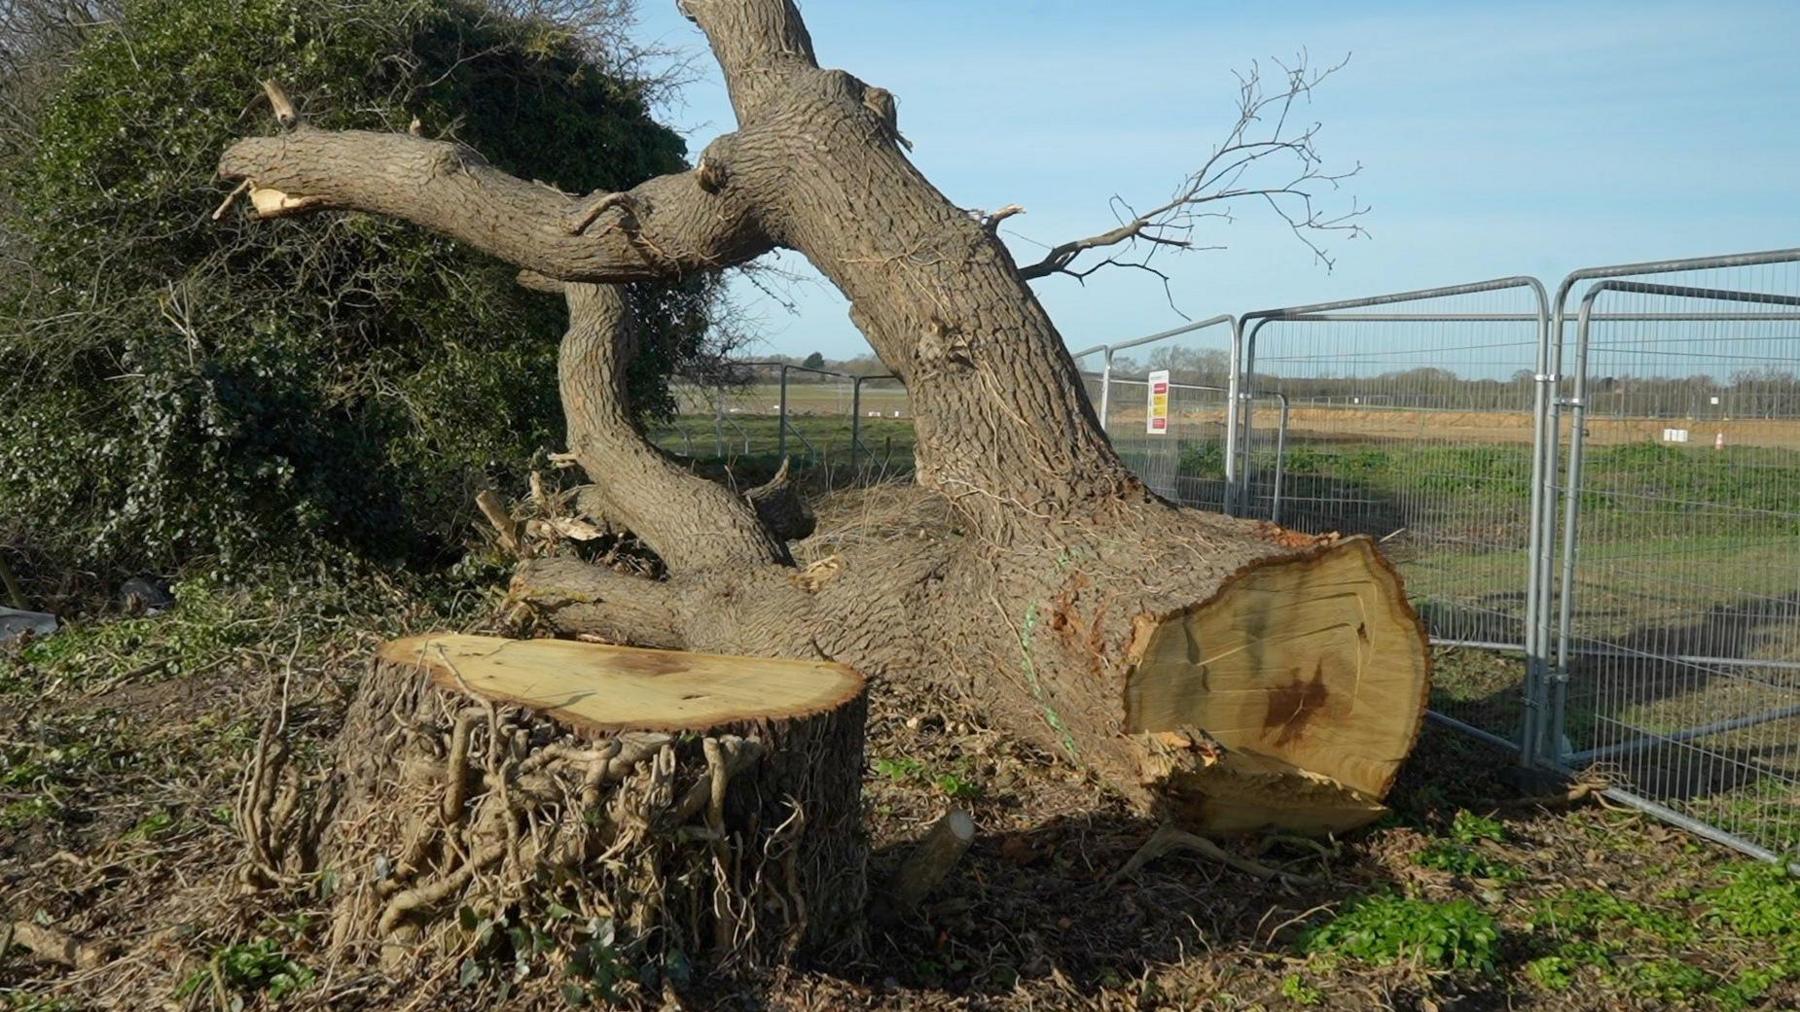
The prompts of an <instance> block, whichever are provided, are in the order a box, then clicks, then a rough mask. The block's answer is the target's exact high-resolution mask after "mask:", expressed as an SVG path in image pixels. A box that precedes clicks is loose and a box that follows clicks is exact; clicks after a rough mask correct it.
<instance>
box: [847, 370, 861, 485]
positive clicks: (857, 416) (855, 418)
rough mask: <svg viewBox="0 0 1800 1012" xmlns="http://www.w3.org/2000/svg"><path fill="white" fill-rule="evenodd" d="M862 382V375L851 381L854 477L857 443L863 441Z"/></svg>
mask: <svg viewBox="0 0 1800 1012" xmlns="http://www.w3.org/2000/svg"><path fill="white" fill-rule="evenodd" d="M862 384H863V378H862V377H861V376H858V377H856V378H855V379H852V380H851V381H850V476H851V477H852V478H855V477H856V450H857V444H858V443H860V442H862Z"/></svg>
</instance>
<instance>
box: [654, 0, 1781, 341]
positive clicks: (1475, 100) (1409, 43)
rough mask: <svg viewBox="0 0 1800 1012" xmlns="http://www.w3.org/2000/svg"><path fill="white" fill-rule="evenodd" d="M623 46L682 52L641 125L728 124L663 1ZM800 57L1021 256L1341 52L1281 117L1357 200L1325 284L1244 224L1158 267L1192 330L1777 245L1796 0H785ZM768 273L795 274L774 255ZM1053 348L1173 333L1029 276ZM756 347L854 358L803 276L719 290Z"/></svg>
mask: <svg viewBox="0 0 1800 1012" xmlns="http://www.w3.org/2000/svg"><path fill="white" fill-rule="evenodd" d="M641 3H642V8H641V10H640V16H641V22H640V25H639V29H638V33H637V34H638V36H639V37H640V38H641V39H642V40H644V41H647V42H656V43H659V44H662V45H665V46H674V47H678V48H683V49H686V50H687V51H689V52H690V53H692V54H695V56H696V59H695V60H694V67H695V68H696V69H697V70H699V71H701V78H700V80H698V81H697V82H695V83H694V84H692V85H690V86H689V87H688V88H686V89H685V90H684V92H683V94H682V96H681V99H680V100H679V101H678V102H675V103H673V104H671V106H670V107H668V108H666V109H664V110H662V115H663V117H664V119H665V120H666V121H668V122H670V123H671V124H672V125H674V126H675V127H677V128H678V129H680V130H681V131H682V132H683V133H684V134H686V135H687V136H688V137H689V139H690V142H691V147H692V148H693V149H694V150H698V149H699V147H700V146H701V145H703V144H704V143H705V142H706V141H707V140H708V139H709V138H711V137H712V136H714V135H716V134H718V133H720V132H722V131H725V130H729V129H731V128H732V127H733V126H734V121H733V119H732V115H731V110H730V107H729V105H727V103H726V100H725V91H724V85H723V83H722V81H721V79H720V77H719V74H718V71H717V68H716V67H715V66H713V65H712V63H711V60H710V57H709V56H706V55H705V53H704V45H705V43H704V39H703V38H702V37H701V36H700V34H699V32H698V30H696V29H694V28H693V26H692V25H690V24H689V23H688V22H687V21H685V20H684V19H682V18H681V17H680V15H679V14H678V13H677V12H676V11H675V5H674V2H673V0H641ZM801 10H802V13H803V14H804V15H805V16H806V19H807V24H808V27H809V28H810V29H811V31H812V35H813V41H814V44H815V46H816V48H817V50H818V53H819V56H820V60H821V62H822V63H824V64H825V65H827V66H836V67H842V68H844V69H846V70H849V71H851V72H852V73H854V74H856V75H857V76H859V77H861V78H862V79H863V80H866V81H868V82H870V83H872V84H878V85H881V86H883V87H886V88H888V89H890V90H891V91H893V92H894V93H895V94H896V95H897V96H898V97H899V100H900V127H901V130H902V131H903V132H904V133H905V134H906V135H907V137H908V138H909V139H911V140H912V141H913V143H914V145H915V147H914V151H913V152H912V158H913V160H914V161H915V162H916V163H917V164H918V165H919V167H920V168H921V169H922V170H923V171H924V172H925V173H926V174H927V175H928V176H929V177H930V178H931V179H932V180H933V181H934V182H935V183H936V184H937V185H938V187H939V188H940V189H942V190H943V191H944V192H945V193H946V194H947V195H948V196H949V197H950V199H952V200H954V201H956V202H957V203H958V204H960V205H962V206H965V207H984V208H992V207H997V206H1000V205H1003V204H1008V203H1017V204H1022V205H1024V206H1025V208H1026V209H1027V212H1028V213H1026V214H1025V215H1023V216H1020V217H1016V218H1013V219H1011V220H1010V221H1008V222H1007V223H1006V225H1005V226H1004V227H1003V235H1004V236H1005V237H1006V239H1007V241H1008V243H1009V244H1010V245H1011V246H1012V247H1013V249H1014V252H1015V255H1017V256H1018V257H1019V259H1020V260H1021V261H1025V260H1028V259H1035V257H1034V256H1032V251H1033V250H1035V249H1037V247H1036V246H1034V245H1033V242H1034V241H1035V242H1037V243H1053V242H1057V241H1062V240H1065V239H1069V238H1074V237H1076V236H1079V235H1086V234H1089V233H1092V232H1095V231H1098V230H1100V229H1102V228H1104V227H1107V226H1109V225H1111V224H1112V218H1111V215H1110V212H1109V209H1108V199H1109V198H1110V197H1111V196H1113V195H1114V194H1118V195H1120V196H1122V197H1125V198H1126V199H1128V200H1131V201H1132V202H1133V203H1136V204H1139V205H1140V206H1142V205H1144V204H1151V203H1154V202H1156V201H1158V200H1159V199H1161V198H1163V197H1164V196H1165V195H1166V194H1167V193H1168V192H1169V191H1170V190H1171V189H1172V188H1173V187H1174V186H1175V184H1176V183H1178V182H1179V181H1180V179H1181V178H1182V176H1183V175H1184V174H1185V173H1186V172H1188V171H1191V170H1192V169H1194V168H1196V167H1197V166H1198V165H1199V164H1200V163H1201V162H1203V161H1204V160H1205V158H1206V156H1207V155H1208V154H1209V153H1210V150H1211V147H1212V145H1214V144H1215V143H1216V142H1217V141H1218V140H1219V139H1220V138H1221V137H1222V136H1223V135H1224V133H1225V131H1226V130H1227V129H1229V127H1230V125H1231V123H1232V120H1233V118H1234V114H1235V109H1234V100H1235V94H1236V85H1235V81H1234V79H1233V77H1232V71H1233V69H1241V68H1247V67H1248V66H1249V64H1250V63H1251V62H1252V61H1255V60H1261V61H1264V63H1265V65H1266V64H1267V61H1268V60H1269V58H1271V57H1279V58H1288V57H1291V56H1292V55H1293V54H1294V53H1295V52H1296V51H1297V50H1299V49H1301V48H1305V49H1306V50H1308V51H1309V52H1310V53H1311V55H1312V58H1313V61H1314V62H1315V63H1318V62H1324V61H1331V60H1335V59H1338V58H1341V57H1342V56H1344V55H1345V54H1349V55H1350V63H1349V65H1348V66H1347V67H1346V68H1345V69H1344V70H1343V71H1342V72H1340V73H1339V74H1338V75H1337V76H1336V77H1334V78H1332V79H1331V80H1330V81H1329V82H1327V83H1326V84H1325V85H1324V86H1323V88H1322V89H1321V90H1320V91H1319V92H1318V93H1317V94H1316V95H1315V97H1314V99H1313V101H1312V104H1311V107H1310V109H1309V110H1307V112H1308V113H1310V116H1311V118H1313V119H1316V120H1318V121H1320V122H1322V123H1323V124H1324V129H1323V131H1322V133H1321V134H1320V137H1319V141H1318V146H1319V148H1320V150H1321V153H1322V154H1324V156H1325V158H1326V160H1327V163H1328V164H1336V165H1344V166H1349V165H1354V164H1356V163H1358V162H1360V163H1361V164H1362V165H1363V170H1362V172H1361V174H1360V175H1358V176H1357V177H1356V178H1354V179H1352V180H1350V181H1349V182H1348V183H1347V184H1346V189H1345V190H1344V192H1343V195H1342V198H1341V199H1342V200H1343V202H1344V203H1345V204H1346V205H1347V203H1348V198H1349V196H1350V195H1351V194H1354V195H1355V196H1356V197H1357V198H1359V199H1360V200H1361V201H1362V202H1364V203H1366V204H1368V205H1370V206H1371V207H1372V211H1371V212H1370V213H1369V214H1368V215H1367V216H1366V217H1365V218H1364V219H1363V221H1364V223H1365V224H1366V225H1367V227H1368V229H1369V231H1370V233H1371V235H1370V237H1369V238H1367V239H1358V240H1355V241H1351V242H1346V241H1342V240H1339V239H1335V238H1334V239H1331V240H1330V246H1331V252H1332V254H1333V255H1334V257H1335V259H1336V268H1335V270H1332V271H1330V272H1327V271H1326V269H1325V267H1324V266H1323V265H1321V264H1316V263H1315V262H1314V260H1313V257H1312V254H1311V253H1310V252H1309V251H1308V250H1307V249H1306V248H1305V247H1304V246H1302V245H1301V244H1300V243H1299V242H1297V241H1296V240H1295V239H1294V238H1293V237H1292V236H1291V235H1290V234H1289V233H1288V232H1287V230H1286V227H1285V226H1284V225H1283V224H1282V223H1281V222H1280V221H1278V220H1276V219H1275V218H1273V217H1272V216H1271V215H1269V214H1268V213H1266V212H1259V211H1258V210H1257V209H1256V208H1253V207H1249V206H1245V207H1243V208H1241V209H1240V210H1239V212H1238V213H1237V216H1236V217H1237V220H1236V221H1235V222H1234V223H1232V224H1230V225H1224V226H1221V227H1218V228H1216V229H1213V230H1209V231H1207V232H1205V233H1203V234H1201V235H1199V236H1197V237H1196V238H1197V239H1198V240H1200V241H1201V242H1203V243H1206V244H1213V243H1223V244H1226V245H1228V246H1229V248H1228V249H1227V250H1225V251H1222V252H1196V253H1190V254H1186V255H1183V256H1180V257H1176V258H1171V259H1169V260H1166V261H1160V260H1159V262H1160V263H1162V265H1163V266H1164V267H1165V268H1166V269H1167V270H1168V271H1169V273H1170V274H1171V275H1172V277H1173V290H1174V297H1175V304H1176V306H1177V307H1178V308H1179V309H1180V310H1181V311H1182V312H1184V313H1186V314H1187V315H1188V316H1190V317H1193V318H1195V319H1198V318H1201V317H1204V316H1210V315H1213V314H1215V313H1222V312H1243V311H1245V310H1249V309H1259V308H1266V307H1271V306H1280V305H1289V304H1294V303H1301V302H1316V301H1322V300H1328V299H1334V298H1350V297H1355V296H1360V295H1368V294H1374V293H1378V292H1386V291H1395V290H1401V289H1409V288H1421V287H1426V286H1430V285H1437V284H1452V283H1458V282H1463V281H1472V280H1478V279H1482V278H1488V277H1495V276H1500V275H1507V274H1521V273H1522V274H1536V275H1538V276H1539V277H1541V278H1542V279H1544V281H1545V283H1546V284H1549V285H1554V283H1555V282H1556V281H1557V280H1558V279H1560V277H1561V276H1562V275H1563V274H1564V273H1566V272H1567V271H1569V270H1572V269H1575V268H1577V267H1583V266H1591V265H1595V264H1605V263H1614V262H1622V261H1632V260H1644V259H1659V258H1665V257H1677V256H1699V255H1705V254H1713V253H1730V252H1738V251H1743V250H1752V249H1771V248H1778V247H1787V246H1800V129H1797V126H1796V115H1797V113H1800V58H1797V56H1796V53H1795V49H1796V46H1797V44H1800V3H1794V2H1764V3H1733V2H1711V3H1705V4H1696V3H1691V2H1690V3H1654V2H1650V3H1646V2H1635V3H1559V4H1514V3H1378V2H1361V3H1348V2H1338V3H1329V2H1306V0H1293V2H1284V3H1279V4H1242V3H1239V4H1224V3H1202V2H1196V0H1189V2H1173V0H1112V2H1108V3H1096V2H1093V0H1087V2H1072V0H982V2H979V3H976V2H954V0H911V2H905V3H900V2H889V0H810V2H808V0H801ZM777 262H778V263H779V264H780V265H781V266H783V267H786V268H789V269H792V270H796V271H799V272H802V273H804V274H807V275H809V276H810V277H811V278H813V279H817V275H816V274H813V273H812V272H811V271H810V268H808V267H807V266H806V264H805V262H804V260H803V259H802V258H800V257H799V256H798V255H796V254H791V253H789V254H783V255H782V256H781V257H780V258H779V260H778V261H777ZM1034 287H1035V288H1036V290H1037V292H1038V294H1039V296H1040V298H1042V299H1043V301H1044V303H1045V305H1046V306H1047V307H1048V308H1049V310H1050V312H1051V314H1052V315H1053V317H1054V318H1055V319H1056V321H1057V323H1058V326H1059V327H1060V329H1061V331H1062V334H1063V337H1064V339H1065V340H1066V341H1067V342H1068V343H1069V344H1070V345H1071V346H1072V347H1081V346H1085V345H1091V344H1098V343H1101V342H1105V341H1117V340H1122V339H1125V338H1128V337H1132V336H1136V335H1139V334H1145V333H1150V332H1152V331H1156V330H1161V329H1165V328H1168V327H1172V326H1177V325H1179V324H1180V323H1182V322H1183V320H1182V318H1181V316H1179V315H1177V313H1176V311H1175V309H1172V308H1171V307H1170V305H1169V303H1168V301H1167V300H1166V299H1165V297H1164V294H1163V290H1162V285H1161V282H1160V281H1158V280H1157V279H1155V278H1154V277H1151V276H1149V275H1147V274H1143V273H1141V272H1136V271H1125V270H1113V271H1109V272H1103V273H1102V274H1100V275H1096V276H1095V277H1093V278H1090V279H1089V281H1088V283H1087V285H1086V286H1085V287H1083V286H1081V285H1079V284H1077V283H1076V282H1074V281H1073V280H1072V279H1068V278H1048V279H1044V280H1040V281H1037V282H1034ZM737 289H738V294H739V298H740V302H741V303H742V304H743V305H744V306H745V308H746V309H747V310H748V311H749V313H750V315H751V317H752V319H753V320H754V321H755V329H757V330H758V331H760V332H761V333H762V335H763V339H764V344H763V346H762V348H761V349H760V350H762V351H765V352H779V353H786V354H805V353H807V352H811V351H814V350H818V351H822V352H824V353H825V354H826V355H827V356H828V357H832V358H842V357H848V356H851V355H855V354H860V353H862V352H864V351H865V350H866V345H865V344H864V343H863V341H862V338H861V336H860V335H858V334H857V332H856V329H855V328H854V327H853V326H852V325H851V323H850V321H849V319H848V317H847V315H846V309H847V306H846V303H845V302H844V300H843V298H842V297H841V296H840V295H839V294H838V293H837V292H836V291H835V290H834V289H832V288H831V287H830V286H829V285H828V284H826V283H825V282H824V281H823V280H811V281H804V282H801V283H799V284H798V285H796V286H794V287H793V288H792V289H791V290H790V291H789V292H788V293H787V294H788V297H790V298H791V299H792V300H793V302H794V303H795V305H796V307H797V312H796V313H789V312H788V311H787V310H786V309H784V308H782V307H781V306H780V305H779V304H778V303H776V302H774V301H772V300H769V299H767V298H765V297H763V296H761V295H760V294H758V293H757V292H756V290H755V289H754V288H751V287H749V286H747V285H743V284H739V285H738V286H737Z"/></svg>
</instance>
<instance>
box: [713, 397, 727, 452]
mask: <svg viewBox="0 0 1800 1012" xmlns="http://www.w3.org/2000/svg"><path fill="white" fill-rule="evenodd" d="M713 443H714V446H715V448H716V450H717V455H718V458H719V459H720V460H724V459H725V388H724V387H715V388H713Z"/></svg>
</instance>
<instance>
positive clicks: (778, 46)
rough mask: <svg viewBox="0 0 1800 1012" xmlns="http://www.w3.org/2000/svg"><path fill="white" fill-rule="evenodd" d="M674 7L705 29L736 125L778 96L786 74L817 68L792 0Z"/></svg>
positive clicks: (686, 1)
mask: <svg viewBox="0 0 1800 1012" xmlns="http://www.w3.org/2000/svg"><path fill="white" fill-rule="evenodd" d="M677 6H678V7H679V8H680V9H681V13H682V14H684V15H686V16H687V19H688V20H689V21H692V22H694V23H695V24H697V25H699V26H700V30H701V31H703V32H705V33H706V40H707V42H708V43H709V44H711V46H712V51H713V56H714V58H715V59H717V60H718V61H719V67H720V69H722V70H723V71H724V72H725V86H726V89H727V90H728V91H730V93H731V107H732V108H733V109H734V110H736V112H737V116H738V122H739V123H741V124H748V123H749V122H750V121H751V120H752V119H753V118H755V115H756V111H757V109H758V108H760V107H762V106H763V105H766V104H767V103H769V102H770V101H771V100H774V99H776V98H778V97H779V96H780V95H782V93H783V91H784V85H785V83H786V78H787V77H788V76H789V75H790V74H792V73H794V72H796V71H806V70H816V69H818V66H819V62H818V58H817V57H816V56H815V55H814V54H813V45H812V36H811V35H809V34H807V31H806V22H804V21H803V20H801V18H800V11H799V9H798V8H796V7H795V6H794V4H793V0H677Z"/></svg>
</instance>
